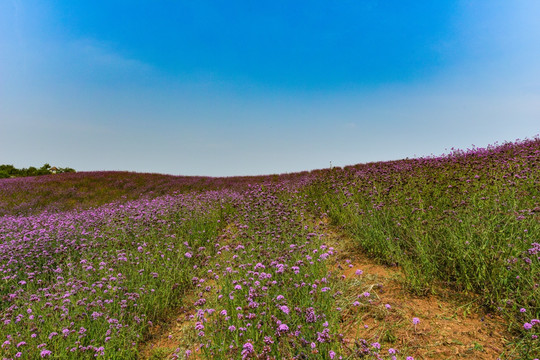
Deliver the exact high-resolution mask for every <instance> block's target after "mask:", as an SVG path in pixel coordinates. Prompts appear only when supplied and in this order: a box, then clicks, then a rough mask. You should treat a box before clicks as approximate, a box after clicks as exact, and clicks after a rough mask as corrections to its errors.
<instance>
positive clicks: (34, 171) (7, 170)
mask: <svg viewBox="0 0 540 360" xmlns="http://www.w3.org/2000/svg"><path fill="white" fill-rule="evenodd" d="M53 169H54V171H53ZM55 172H56V173H58V174H60V173H71V172H75V170H74V169H72V168H69V167H66V168H56V167H53V166H51V165H49V164H47V163H46V164H43V166H42V167H40V168H39V169H38V168H36V167H34V166H30V167H29V168H21V169H17V168H16V167H15V166H13V165H0V179H5V178H10V177H23V176H38V175H50V174H54V173H55Z"/></svg>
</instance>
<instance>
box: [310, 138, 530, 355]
mask: <svg viewBox="0 0 540 360" xmlns="http://www.w3.org/2000/svg"><path fill="white" fill-rule="evenodd" d="M308 193H309V195H310V196H311V197H312V198H314V199H317V200H318V203H319V205H320V206H322V208H323V211H326V212H327V213H328V214H329V216H330V217H331V219H332V220H333V221H334V223H335V224H337V225H340V226H343V228H344V229H346V230H347V231H348V232H349V233H350V234H351V235H353V236H354V238H355V239H356V241H357V243H358V246H359V247H361V248H362V249H364V250H365V251H367V252H369V253H371V254H372V255H374V256H376V257H378V258H380V259H381V260H383V261H384V262H386V263H388V264H397V265H399V266H400V267H401V268H402V269H403V270H404V272H405V273H406V275H407V276H406V278H407V283H408V285H409V286H410V289H411V290H413V291H415V292H417V293H426V292H430V291H435V289H436V286H435V285H437V286H439V285H441V284H442V285H445V286H450V287H452V288H454V289H456V290H458V291H463V292H468V293H473V294H476V295H477V296H478V299H479V301H481V303H482V304H483V305H485V306H486V307H488V308H491V309H496V310H498V311H500V312H501V313H503V314H504V315H505V316H506V317H507V318H508V319H510V321H511V323H512V328H513V329H514V330H516V331H521V333H522V338H521V341H523V342H524V343H523V347H522V348H523V349H525V350H524V351H529V350H528V349H532V348H533V347H534V348H535V349H536V351H537V350H538V348H539V345H538V341H537V340H536V337H537V336H538V333H539V331H538V326H536V327H534V328H533V329H532V330H529V329H527V328H528V325H527V324H530V323H531V321H532V322H533V323H534V322H535V321H536V320H535V319H538V318H539V317H540V289H539V283H540V261H539V259H540V258H539V256H540V255H539V254H540V245H538V243H539V242H540V221H539V220H540V207H539V202H540V139H534V140H529V141H524V142H519V143H509V144H504V145H502V146H498V147H490V148H487V149H471V150H469V151H457V152H454V153H452V154H450V155H448V156H443V157H432V158H422V159H415V160H402V161H396V162H387V163H375V164H367V165H362V166H356V167H347V168H344V169H333V170H329V171H324V172H322V173H321V174H320V175H319V178H318V180H317V181H315V182H314V183H313V184H312V185H311V187H310V188H309V190H308ZM531 351H532V350H531Z"/></svg>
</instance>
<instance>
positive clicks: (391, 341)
mask: <svg viewBox="0 0 540 360" xmlns="http://www.w3.org/2000/svg"><path fill="white" fill-rule="evenodd" d="M319 231H320V232H323V233H325V234H326V236H327V237H328V242H329V243H330V244H332V245H333V246H334V247H336V248H337V249H338V250H339V251H340V253H341V254H342V255H341V261H340V262H339V265H337V266H338V269H337V270H338V271H339V272H340V273H341V274H343V275H344V276H345V280H344V281H348V282H349V285H348V288H349V293H347V294H346V297H347V296H348V297H349V299H351V300H352V299H353V298H354V297H355V295H356V296H358V295H361V294H363V293H364V292H365V291H368V290H369V292H370V302H369V305H368V306H359V307H358V308H356V309H355V308H354V307H353V308H352V309H349V311H346V312H345V313H344V314H343V315H344V316H343V319H342V321H343V322H342V327H341V328H342V333H343V334H344V335H345V339H346V341H348V343H349V344H350V345H349V346H351V348H353V347H354V345H353V344H354V342H355V339H358V338H363V339H365V340H367V341H368V343H370V344H371V343H374V342H378V343H380V344H381V349H385V350H386V351H387V350H388V348H396V349H399V350H400V352H401V353H402V354H406V355H407V356H413V357H414V358H415V359H416V360H418V359H458V358H463V359H497V358H498V356H499V355H500V354H501V352H502V351H503V350H504V349H505V344H506V343H507V339H510V338H511V336H510V335H509V334H508V333H507V332H506V330H505V325H504V322H503V321H502V319H500V318H498V317H494V316H493V315H490V314H486V313H484V312H483V311H482V310H481V309H479V308H478V307H476V306H474V303H472V302H470V300H467V301H469V303H463V302H464V299H463V297H461V298H460V296H459V294H456V293H449V292H448V291H447V290H446V291H444V296H442V295H441V296H434V295H430V296H425V297H416V296H414V295H412V294H411V293H410V292H408V291H407V290H406V289H405V286H404V285H403V280H404V275H403V273H402V272H401V271H400V269H399V268H396V267H388V266H383V265H379V264H377V263H376V262H374V261H373V260H372V259H369V258H368V257H367V256H366V255H365V254H362V253H361V252H359V251H358V249H357V248H355V246H354V243H353V240H352V239H351V238H350V237H348V236H346V235H345V234H344V233H343V232H341V231H340V230H339V229H337V228H336V227H333V226H330V225H328V221H321V222H320V223H319ZM357 270H361V271H362V274H361V275H358V274H357ZM355 282H356V284H355ZM414 318H417V319H418V323H417V324H416V325H415V324H413V319H414Z"/></svg>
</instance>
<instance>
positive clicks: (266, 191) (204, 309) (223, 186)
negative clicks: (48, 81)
mask: <svg viewBox="0 0 540 360" xmlns="http://www.w3.org/2000/svg"><path fill="white" fill-rule="evenodd" d="M0 194H1V195H0V214H1V215H2V216H1V217H0V277H1V279H0V284H1V286H0V343H1V345H0V356H1V357H2V358H3V359H17V358H21V359H40V358H50V359H90V358H103V359H137V358H142V352H141V351H140V349H141V346H142V345H143V344H144V343H145V342H147V341H148V339H149V337H150V334H151V330H152V329H153V328H154V327H155V326H157V325H163V324H166V323H167V322H168V321H170V319H171V317H174V316H175V314H176V310H177V309H179V308H186V309H191V313H190V315H191V316H190V321H191V323H192V333H193V339H192V340H191V342H190V344H189V346H185V347H178V349H176V350H175V351H174V352H171V353H167V354H164V355H163V358H187V357H189V358H206V359H292V358H295V359H340V358H342V359H356V358H358V359H362V358H363V359H408V358H413V356H416V354H415V352H414V349H405V348H404V349H402V348H400V344H401V343H402V342H400V339H393V338H392V337H388V336H386V337H383V336H381V337H380V338H370V339H367V338H361V337H357V338H354V339H346V336H345V334H344V333H343V331H342V328H341V326H342V323H343V316H344V315H343V314H345V313H347V314H351V313H353V312H352V310H350V309H359V308H363V307H365V306H368V305H369V304H370V303H371V298H372V297H373V296H372V294H371V293H370V292H368V291H367V290H365V289H363V288H362V280H361V279H362V276H363V274H362V271H360V270H357V272H356V274H357V275H356V277H357V280H354V284H355V285H354V286H356V287H354V288H352V287H350V286H352V285H350V284H353V282H347V281H344V280H343V278H342V277H341V272H339V271H337V270H336V269H337V268H336V264H344V259H345V258H346V257H347V256H348V254H344V253H340V252H339V250H337V249H336V248H337V246H335V245H336V244H333V243H331V242H330V240H329V238H328V237H327V234H325V233H324V231H322V230H321V229H320V228H319V227H318V224H319V223H320V222H321V221H322V219H326V218H330V219H331V221H332V224H333V225H334V226H339V227H340V228H342V229H343V230H344V231H345V232H346V233H347V234H349V235H350V237H351V238H352V239H353V240H354V245H355V247H356V248H357V249H358V251H362V252H364V253H366V254H369V255H370V256H372V257H374V258H377V259H379V260H380V261H382V262H384V263H386V264H388V265H391V266H397V267H399V268H400V269H402V271H403V272H404V274H405V276H406V285H407V287H408V289H409V290H410V292H411V293H412V294H416V295H421V296H428V295H429V294H432V293H434V292H436V289H437V287H444V288H447V289H450V290H451V291H453V292H455V293H457V294H460V293H462V294H463V295H464V296H465V295H466V296H468V297H473V298H474V299H475V300H474V301H475V302H476V303H477V304H478V305H479V306H481V307H482V308H484V309H486V311H490V312H494V313H496V314H498V315H499V316H502V317H503V318H504V319H505V321H506V324H507V326H508V328H509V329H510V330H511V331H512V334H513V340H512V343H513V344H512V346H511V347H510V349H511V350H509V351H507V352H506V353H505V354H501V358H508V359H535V358H537V357H538V353H539V351H540V345H539V340H538V336H540V321H539V320H538V319H539V318H540V304H539V301H540V290H539V289H538V288H539V284H540V245H539V243H540V221H539V220H540V139H538V138H536V139H532V140H526V141H517V142H515V143H507V144H503V145H499V146H493V147H489V148H487V149H471V150H467V151H457V150H456V151H454V152H453V153H452V154H450V155H447V156H441V157H430V158H419V159H408V160H400V161H392V162H381V163H370V164H362V165H357V166H350V167H346V168H334V169H326V170H318V171H313V172H309V173H308V172H304V173H298V174H284V175H272V176H266V177H241V178H240V177H239V178H190V177H173V176H162V175H155V174H142V175H141V174H135V173H77V174H62V175H51V176H43V177H39V178H20V179H2V180H0ZM348 284H349V285H348ZM357 288H358V289H361V288H362V289H363V290H362V291H360V290H358V291H359V292H358V293H357V294H356V293H353V292H354V291H356V290H354V289H357ZM351 294H352V295H354V297H351V298H350V299H349V297H348V296H349V295H351ZM386 305H387V306H386V307H385V309H384V311H386V312H390V311H392V310H393V309H392V307H391V306H390V305H388V304H386ZM355 311H356V310H355ZM356 313H358V312H356ZM358 314H360V315H359V316H361V314H362V313H361V312H360V313H358ZM348 316H350V315H348ZM422 325H423V320H422V319H419V318H416V317H415V318H412V319H410V320H409V324H407V326H408V327H410V329H411V331H416V327H417V326H422ZM351 341H352V343H351ZM154 358H157V357H154ZM478 358H483V357H478Z"/></svg>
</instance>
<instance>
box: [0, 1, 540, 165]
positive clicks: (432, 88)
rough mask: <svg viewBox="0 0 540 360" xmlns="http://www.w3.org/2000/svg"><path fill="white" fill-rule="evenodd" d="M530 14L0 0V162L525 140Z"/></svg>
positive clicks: (269, 156) (310, 160)
mask: <svg viewBox="0 0 540 360" xmlns="http://www.w3.org/2000/svg"><path fill="white" fill-rule="evenodd" d="M538 14H540V2H537V1H534V0H531V1H519V0H518V1H512V2H509V1H497V0H495V1H414V2H404V1H347V0H343V1H297V2H291V1H272V2H253V1H172V0H171V1H160V2H155V1H152V2H150V1H146V2H145V1H107V2H103V3H97V2H90V1H87V2H82V1H47V0H45V1H41V2H39V3H36V2H30V1H9V0H4V1H0V163H9V164H14V165H16V166H19V167H27V166H31V165H33V166H38V165H39V166H40V165H42V164H43V163H45V162H48V163H50V164H53V165H57V166H69V167H73V168H75V169H77V170H81V171H82V170H131V171H144V172H160V173H169V174H184V175H211V176H229V175H247V174H268V173H283V172H292V171H300V170H310V169H316V168H324V167H328V166H329V164H330V161H331V162H332V164H334V165H338V166H341V165H347V164H355V163H360V162H369V161H378V160H390V159H399V158H404V157H413V156H423V155H430V154H441V153H443V152H445V151H447V149H450V148H451V147H458V148H467V147H470V146H471V145H472V144H475V145H477V146H485V145H487V144H491V143H494V142H497V141H498V142H504V141H511V140H515V139H517V138H525V137H533V136H535V135H536V134H538V133H539V132H540V131H539V128H540V126H539V124H540V62H539V61H537V59H540V41H538V39H539V38H540V24H539V23H538V21H537V15H538Z"/></svg>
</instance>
